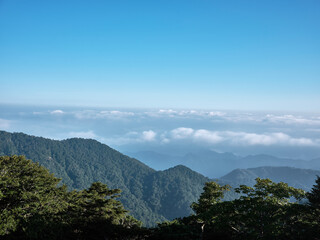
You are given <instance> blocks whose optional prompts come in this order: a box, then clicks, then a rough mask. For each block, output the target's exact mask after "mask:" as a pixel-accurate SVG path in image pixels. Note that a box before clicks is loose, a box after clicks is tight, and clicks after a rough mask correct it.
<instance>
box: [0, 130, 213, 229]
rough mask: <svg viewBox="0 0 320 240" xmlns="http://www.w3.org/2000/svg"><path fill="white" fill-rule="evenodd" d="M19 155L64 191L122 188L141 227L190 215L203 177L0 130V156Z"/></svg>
mask: <svg viewBox="0 0 320 240" xmlns="http://www.w3.org/2000/svg"><path fill="white" fill-rule="evenodd" d="M13 154H16V155H25V156H26V157H27V158H29V159H32V160H33V161H36V162H39V163H40V164H41V165H43V166H45V167H46V168H48V169H49V170H50V171H51V172H53V173H54V174H55V176H57V177H60V178H62V181H63V183H65V184H67V186H68V187H69V188H70V189H85V188H88V187H90V185H91V183H93V182H97V181H99V182H102V183H106V184H107V185H108V186H109V187H110V188H119V189H121V190H122V194H121V199H120V200H121V202H122V203H123V204H124V206H125V208H126V209H128V210H130V212H131V214H132V215H133V216H134V217H136V218H137V219H139V220H141V221H142V222H144V223H145V224H146V225H152V224H155V223H156V222H157V221H163V220H165V219H173V218H175V217H182V216H186V215H189V214H190V211H191V210H190V204H191V203H192V202H193V201H195V200H196V199H197V198H198V197H199V195H200V193H201V192H202V188H203V185H204V183H205V182H207V181H209V179H208V178H206V177H204V176H202V175H201V174H198V173H196V172H194V171H192V170H190V169H188V168H186V167H183V166H177V167H174V168H171V169H168V170H165V171H159V172H157V171H155V170H153V169H151V168H149V167H148V166H146V165H145V164H143V163H141V162H139V161H138V160H136V159H133V158H130V157H127V156H125V155H123V154H121V153H120V152H118V151H116V150H114V149H112V148H110V147H108V146H107V145H105V144H101V143H99V142H98V141H95V140H89V139H77V138H73V139H68V140H62V141H56V140H50V139H45V138H42V137H34V136H29V135H26V134H23V133H8V132H5V131H0V155H13Z"/></svg>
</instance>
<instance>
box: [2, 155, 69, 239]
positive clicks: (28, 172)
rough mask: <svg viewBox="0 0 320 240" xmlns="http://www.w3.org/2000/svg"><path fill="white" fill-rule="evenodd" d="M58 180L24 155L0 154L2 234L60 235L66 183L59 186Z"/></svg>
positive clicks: (38, 236)
mask: <svg viewBox="0 0 320 240" xmlns="http://www.w3.org/2000/svg"><path fill="white" fill-rule="evenodd" d="M59 181H60V179H57V178H55V177H54V176H53V175H52V174H50V173H49V172H48V170H46V169H45V168H43V167H41V166H39V164H36V163H33V162H32V161H31V160H26V159H25V158H24V157H23V156H12V157H7V156H4V157H0V235H14V236H15V238H16V239H18V238H20V237H21V238H25V236H26V235H27V236H29V237H30V238H46V237H49V236H50V235H52V234H55V235H57V233H59V230H58V229H59V227H58V225H60V219H59V218H60V216H59V213H60V212H61V211H63V210H64V209H65V208H66V206H67V203H66V202H65V201H63V200H62V199H63V197H64V195H65V193H66V187H65V186H61V187H58V183H59ZM48 226H50V228H48ZM43 229H46V231H43Z"/></svg>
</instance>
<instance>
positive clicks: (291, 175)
mask: <svg viewBox="0 0 320 240" xmlns="http://www.w3.org/2000/svg"><path fill="white" fill-rule="evenodd" d="M317 175H318V176H320V171H319V170H311V169H301V168H293V167H257V168H248V169H235V170H233V171H232V172H230V173H228V174H227V175H225V176H223V177H221V178H220V180H221V181H223V182H225V183H229V184H231V185H235V184H236V183H239V184H244V185H247V186H253V185H254V184H255V179H256V178H257V177H259V178H270V179H271V180H272V181H274V182H285V183H288V184H289V185H290V186H292V187H295V188H301V189H303V190H305V191H309V190H310V189H311V187H312V185H314V184H315V179H316V176H317ZM236 185H237V184H236Z"/></svg>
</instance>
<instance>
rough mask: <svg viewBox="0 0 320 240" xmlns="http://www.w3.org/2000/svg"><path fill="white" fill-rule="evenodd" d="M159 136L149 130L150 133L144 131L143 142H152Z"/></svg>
mask: <svg viewBox="0 0 320 240" xmlns="http://www.w3.org/2000/svg"><path fill="white" fill-rule="evenodd" d="M156 136H157V133H156V132H154V131H152V130H149V131H143V132H142V138H141V139H142V140H143V141H147V142H151V141H154V140H155V137H156Z"/></svg>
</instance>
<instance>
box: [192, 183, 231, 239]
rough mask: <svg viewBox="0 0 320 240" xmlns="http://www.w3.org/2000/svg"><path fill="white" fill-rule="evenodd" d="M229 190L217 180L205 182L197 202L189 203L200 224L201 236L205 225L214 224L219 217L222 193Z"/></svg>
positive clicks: (228, 187)
mask: <svg viewBox="0 0 320 240" xmlns="http://www.w3.org/2000/svg"><path fill="white" fill-rule="evenodd" d="M229 190H230V186H229V185H224V186H220V185H219V184H218V183H217V182H215V181H212V182H207V183H205V186H204V188H203V192H202V193H201V195H200V197H199V200H198V202H194V203H192V205H191V208H192V210H193V211H194V212H195V213H196V217H197V220H198V222H199V223H200V224H201V232H202V236H201V238H204V234H205V227H206V225H214V223H215V221H216V219H217V218H218V217H219V215H220V213H221V211H222V209H221V207H222V206H223V205H222V204H221V202H222V199H223V197H224V193H225V192H226V191H229Z"/></svg>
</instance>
